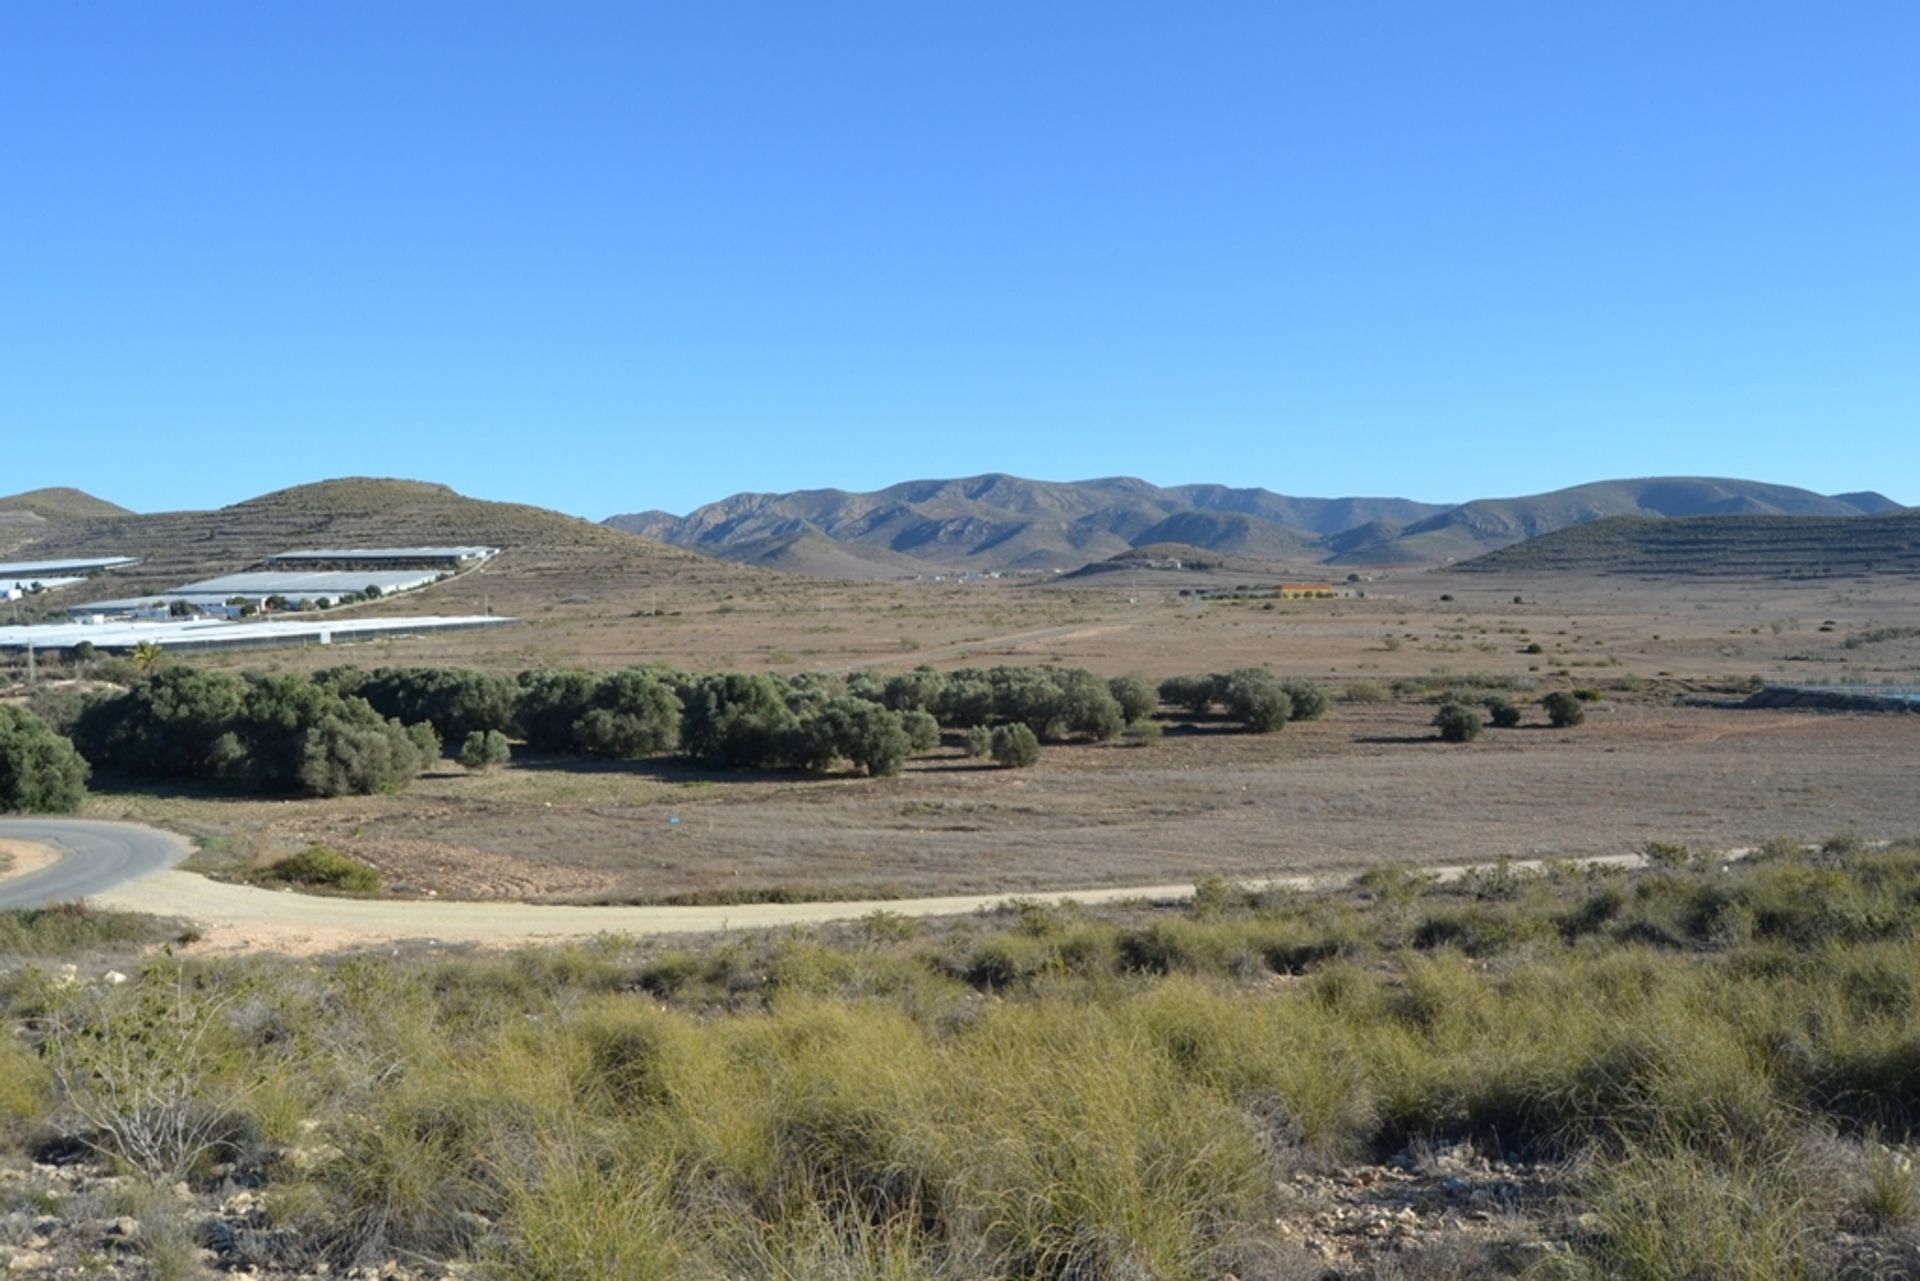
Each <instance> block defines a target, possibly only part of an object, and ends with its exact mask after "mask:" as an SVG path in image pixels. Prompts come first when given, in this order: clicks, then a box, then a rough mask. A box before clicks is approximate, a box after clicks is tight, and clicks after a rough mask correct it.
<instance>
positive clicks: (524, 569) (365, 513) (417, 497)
mask: <svg viewBox="0 0 1920 1281" xmlns="http://www.w3.org/2000/svg"><path fill="white" fill-rule="evenodd" d="M49 529H50V532H49V533H47V535H46V536H45V537H43V538H41V539H39V540H37V541H35V542H34V543H32V544H31V549H32V552H33V554H34V555H35V556H37V557H46V558H52V557H58V556H86V555H108V554H122V555H134V556H140V557H143V558H144V562H143V563H142V564H141V565H140V566H139V568H138V569H136V570H132V571H129V572H128V573H126V574H123V575H114V576H112V577H111V578H109V579H104V580H101V581H100V582H96V583H94V584H91V585H89V587H88V588H87V589H86V590H89V591H93V592H95V593H96V594H98V591H99V589H100V587H101V584H102V583H106V582H110V583H111V584H112V588H111V591H112V593H113V594H117V595H128V594H137V593H139V592H142V591H152V590H158V589H161V588H165V587H171V586H174V585H177V584H179V583H183V582H188V581H191V580H193V579H196V578H204V577H207V576H209V575H213V574H218V573H225V572H229V571H232V570H234V569H238V568H240V567H242V566H245V565H249V564H252V563H254V562H256V561H258V560H260V559H261V558H263V557H265V556H269V555H272V554H273V553H275V552H281V551H286V550H288V549H290V548H295V547H324V546H345V547H375V546H395V545H411V544H444V543H484V544H487V545H490V546H496V547H499V548H501V549H502V554H501V555H500V556H499V557H497V558H496V559H495V560H494V561H493V562H492V563H490V564H489V565H488V566H487V567H486V570H485V574H484V578H485V584H484V587H482V586H479V585H475V586H473V587H472V588H471V589H469V588H467V587H466V585H465V582H464V579H465V577H471V576H463V579H461V580H456V581H455V582H453V583H448V584H445V585H443V586H442V587H440V588H437V589H435V608H436V609H437V610H450V609H459V608H464V607H467V606H470V605H478V604H480V603H481V602H480V596H481V594H482V593H483V592H484V594H485V595H486V597H487V603H489V604H492V605H495V606H497V607H499V608H501V609H502V610H503V612H504V611H506V610H512V609H514V608H519V607H520V606H519V605H516V601H519V600H525V599H528V598H538V599H541V600H547V599H550V598H551V596H552V594H553V593H554V592H555V591H556V590H564V591H575V592H578V591H589V592H590V591H594V590H596V589H598V590H605V589H606V588H607V587H609V586H611V585H613V584H619V583H631V582H633V581H635V580H636V579H644V578H646V577H647V576H649V575H657V574H659V573H661V572H662V571H668V572H673V571H680V572H683V573H685V574H688V575H693V576H696V577H699V578H701V579H702V580H707V579H711V580H715V581H732V580H736V579H750V578H753V577H754V576H755V571H752V570H748V569H745V568H742V567H739V566H732V565H722V564H717V563H715V562H714V561H711V560H707V559H705V558H702V557H698V556H694V555H692V554H691V553H688V552H683V551H679V550H677V549H674V548H671V547H666V546H663V545H661V544H660V543H657V542H653V541H651V540H649V539H645V538H641V537H638V536H636V535H633V534H628V533H624V532H622V531H620V530H615V529H609V528H607V527H606V526H603V525H597V524H594V523H593V522H592V521H586V520H580V519H578V518H576V517H572V516H564V515H561V514H560V513H558V512H552V511H547V510H545V509H543V508H539V507H529V506H524V505H521V504H518V503H495V502H486V501H482V500H480V499H474V498H468V497H466V496H464V495H462V494H459V493H456V492H455V491H453V490H452V489H449V488H448V487H447V486H445V485H437V484H428V483H424V482H421V481H410V480H381V479H369V478H363V477H354V478H348V479H342V480H329V481H321V482H319V483H317V484H312V485H300V486H296V487H294V488H292V489H283V490H279V491H277V492H275V493H271V494H265V495H262V496H261V497H259V498H252V499H248V500H247V501H246V502H242V503H235V504H234V505H232V506H230V507H222V508H219V509H217V510H214V511H204V512H193V511H188V512H162V513H157V514H154V515H131V514H128V515H119V516H108V517H101V518H96V519H91V520H82V521H66V522H61V523H59V524H57V525H52V526H50V527H49ZM75 590H80V589H75ZM469 596H471V597H473V599H472V600H468V599H466V598H467V597H469ZM408 607H409V608H412V609H418V608H419V607H420V606H419V604H418V603H417V602H412V603H409V605H408Z"/></svg>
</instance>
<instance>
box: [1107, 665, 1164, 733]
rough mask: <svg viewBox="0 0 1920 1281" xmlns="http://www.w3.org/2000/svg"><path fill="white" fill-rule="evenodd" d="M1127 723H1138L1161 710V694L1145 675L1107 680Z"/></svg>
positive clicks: (1108, 686)
mask: <svg viewBox="0 0 1920 1281" xmlns="http://www.w3.org/2000/svg"><path fill="white" fill-rule="evenodd" d="M1107 688H1108V689H1109V690H1110V691H1111V692H1112V694H1113V699H1114V701H1115V702H1116V703H1118V704H1119V705H1120V714H1121V715H1122V716H1124V717H1126V720H1127V724H1129V725H1138V724H1139V723H1140V722H1141V721H1143V720H1146V719H1147V718H1149V717H1151V716H1152V715H1153V714H1154V713H1155V712H1157V711H1159V710H1160V694H1159V691H1158V690H1156V689H1155V688H1154V687H1153V684H1152V682H1150V681H1148V680H1147V678H1146V677H1144V676H1116V677H1114V678H1113V679H1112V680H1110V681H1108V682H1107Z"/></svg>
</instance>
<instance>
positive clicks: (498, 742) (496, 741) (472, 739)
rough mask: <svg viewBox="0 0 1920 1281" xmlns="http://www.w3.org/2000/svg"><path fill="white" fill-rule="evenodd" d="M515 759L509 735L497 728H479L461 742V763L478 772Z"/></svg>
mask: <svg viewBox="0 0 1920 1281" xmlns="http://www.w3.org/2000/svg"><path fill="white" fill-rule="evenodd" d="M512 759H513V748H512V746H511V745H510V744H509V743H508V742H507V736H506V735H505V734H502V733H501V732H500V731H499V730H497V729H477V730H474V731H473V732H472V733H470V734H468V735H467V738H466V741H465V742H463V743H461V744H460V764H461V765H463V766H465V767H466V768H467V769H470V770H474V771H476V772H480V771H485V770H490V769H492V768H493V767H494V766H496V765H505V764H506V763H507V762H508V761H510V760H512Z"/></svg>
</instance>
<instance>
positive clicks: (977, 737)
mask: <svg viewBox="0 0 1920 1281" xmlns="http://www.w3.org/2000/svg"><path fill="white" fill-rule="evenodd" d="M992 750H993V731H992V730H990V729H988V728H987V727H986V726H985V725H975V726H973V727H972V728H970V729H969V730H967V737H966V746H965V751H966V754H967V756H968V757H969V758H971V759H973V760H979V759H981V758H982V757H985V756H986V755H987V754H988V753H990V752H991V751H992Z"/></svg>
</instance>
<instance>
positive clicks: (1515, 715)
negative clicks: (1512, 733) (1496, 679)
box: [1485, 695, 1520, 729]
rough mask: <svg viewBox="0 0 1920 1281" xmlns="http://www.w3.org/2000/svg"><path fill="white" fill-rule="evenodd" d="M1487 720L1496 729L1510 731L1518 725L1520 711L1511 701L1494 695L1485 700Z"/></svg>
mask: <svg viewBox="0 0 1920 1281" xmlns="http://www.w3.org/2000/svg"><path fill="white" fill-rule="evenodd" d="M1485 704H1486V709H1487V719H1488V720H1489V721H1491V722H1492V723H1493V725H1494V728H1496V729H1512V728H1513V727H1514V726H1516V725H1518V724H1519V723H1520V709H1519V708H1517V707H1515V706H1514V705H1513V702H1512V700H1510V699H1506V698H1502V697H1500V696H1498V695H1494V696H1492V697H1489V698H1488V699H1486V700H1485Z"/></svg>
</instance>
